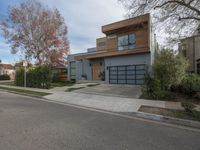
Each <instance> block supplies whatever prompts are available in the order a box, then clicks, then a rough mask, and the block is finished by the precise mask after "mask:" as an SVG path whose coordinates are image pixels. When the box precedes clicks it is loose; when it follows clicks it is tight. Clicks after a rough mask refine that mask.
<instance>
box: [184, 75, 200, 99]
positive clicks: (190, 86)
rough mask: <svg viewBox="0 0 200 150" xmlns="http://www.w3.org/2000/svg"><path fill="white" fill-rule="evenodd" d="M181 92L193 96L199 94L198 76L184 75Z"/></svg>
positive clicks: (199, 83)
mask: <svg viewBox="0 0 200 150" xmlns="http://www.w3.org/2000/svg"><path fill="white" fill-rule="evenodd" d="M181 88H182V92H184V93H185V94H187V95H190V96H193V95H195V94H197V93H198V92H200V76H199V75H197V74H188V75H186V76H185V77H184V78H183V80H182V82H181Z"/></svg>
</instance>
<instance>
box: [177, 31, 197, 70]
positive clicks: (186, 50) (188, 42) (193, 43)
mask: <svg viewBox="0 0 200 150" xmlns="http://www.w3.org/2000/svg"><path fill="white" fill-rule="evenodd" d="M179 52H180V53H182V54H183V55H184V56H185V57H186V58H187V59H188V61H189V67H188V72H192V73H198V74H200V30H199V28H198V29H197V31H195V33H194V35H193V36H191V37H188V38H185V39H182V40H181V43H180V44H179Z"/></svg>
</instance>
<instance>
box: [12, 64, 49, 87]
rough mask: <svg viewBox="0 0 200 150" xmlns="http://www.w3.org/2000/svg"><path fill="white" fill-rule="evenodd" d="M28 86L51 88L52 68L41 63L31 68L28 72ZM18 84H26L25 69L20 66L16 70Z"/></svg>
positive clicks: (16, 82)
mask: <svg viewBox="0 0 200 150" xmlns="http://www.w3.org/2000/svg"><path fill="white" fill-rule="evenodd" d="M26 75H27V76H26V85H27V87H34V88H49V87H50V83H51V78H52V76H51V69H50V68H49V67H48V66H46V65H40V66H37V67H35V68H29V69H28V71H27V73H26ZM15 84H16V85H17V86H24V69H23V68H18V69H17V71H16V81H15Z"/></svg>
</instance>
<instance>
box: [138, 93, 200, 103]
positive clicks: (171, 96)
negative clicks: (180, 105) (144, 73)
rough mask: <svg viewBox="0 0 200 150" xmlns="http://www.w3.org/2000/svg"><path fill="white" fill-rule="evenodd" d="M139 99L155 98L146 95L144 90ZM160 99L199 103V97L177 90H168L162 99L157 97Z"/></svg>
mask: <svg viewBox="0 0 200 150" xmlns="http://www.w3.org/2000/svg"><path fill="white" fill-rule="evenodd" d="M140 99H146V100H155V99H153V98H151V97H149V96H148V94H147V93H146V92H143V93H142V95H141V96H140ZM159 100H161V101H171V102H188V101H189V102H192V103H194V104H200V101H199V99H197V98H194V97H191V96H188V95H185V94H183V93H179V92H170V91H168V92H167V94H166V97H165V98H163V99H159Z"/></svg>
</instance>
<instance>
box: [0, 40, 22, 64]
mask: <svg viewBox="0 0 200 150" xmlns="http://www.w3.org/2000/svg"><path fill="white" fill-rule="evenodd" d="M20 58H21V56H20V54H11V51H10V46H9V45H8V44H6V43H5V41H4V40H3V39H1V38H0V60H2V63H14V62H16V61H19V59H20Z"/></svg>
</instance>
